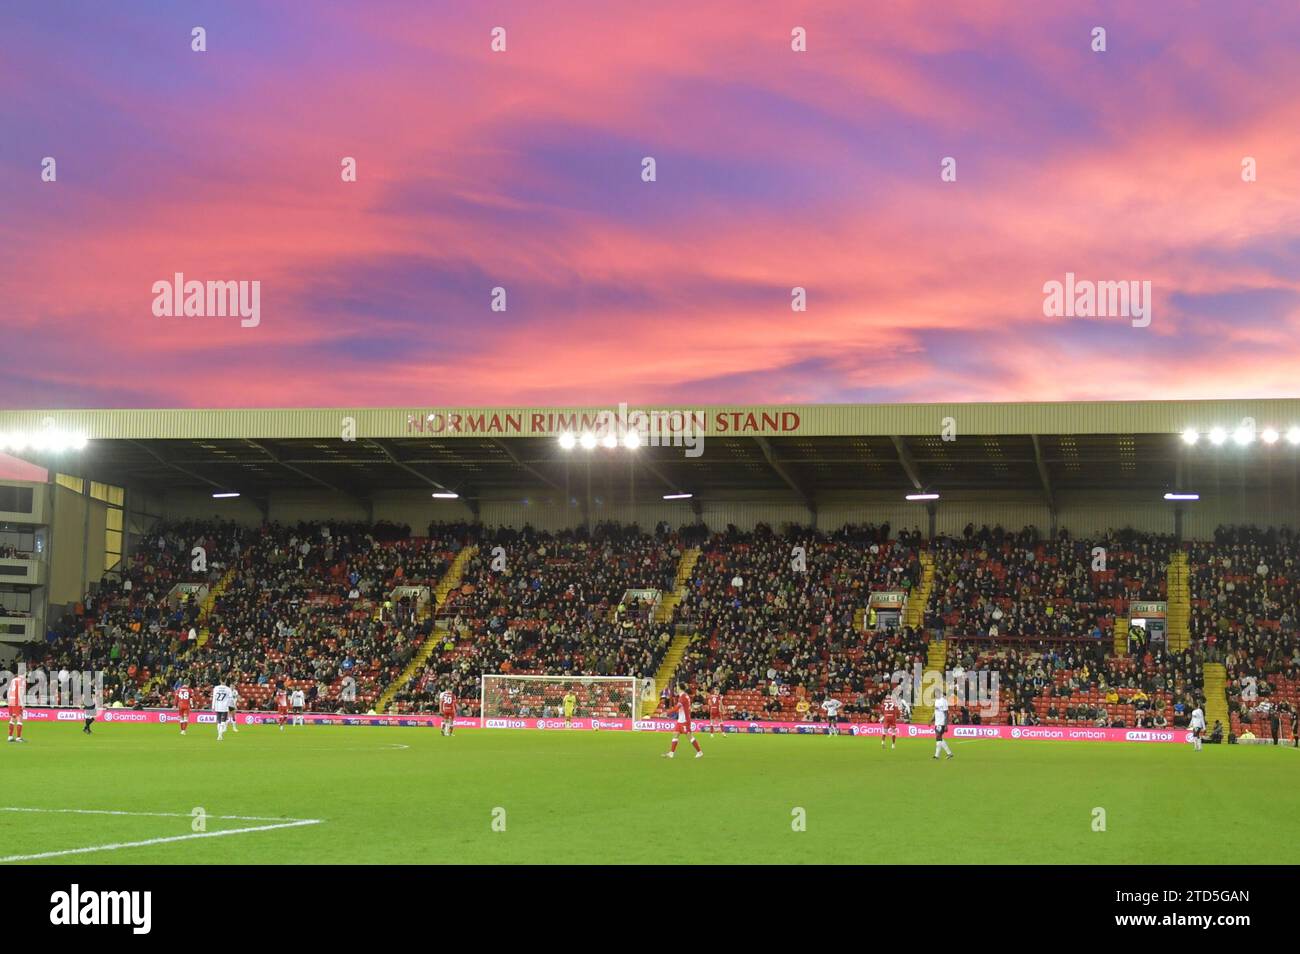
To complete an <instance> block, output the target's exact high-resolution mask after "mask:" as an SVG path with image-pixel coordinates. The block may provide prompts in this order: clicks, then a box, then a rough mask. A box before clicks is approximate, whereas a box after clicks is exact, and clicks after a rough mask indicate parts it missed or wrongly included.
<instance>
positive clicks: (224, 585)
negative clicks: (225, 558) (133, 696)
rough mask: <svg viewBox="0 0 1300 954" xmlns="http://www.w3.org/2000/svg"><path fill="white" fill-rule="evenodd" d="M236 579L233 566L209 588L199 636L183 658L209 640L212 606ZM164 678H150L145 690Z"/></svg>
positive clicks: (204, 602)
mask: <svg viewBox="0 0 1300 954" xmlns="http://www.w3.org/2000/svg"><path fill="white" fill-rule="evenodd" d="M234 581H235V570H234V568H233V567H232V568H231V569H229V570H227V571H226V572H225V573H224V574H223V575H222V577H221V579H219V580H217V582H216V584H215V585H214V586H212V587H211V588H209V590H208V595H207V596H205V597H204V598H203V602H202V603H200V604H199V616H198V619H197V620H196V622H197V623H198V637H199V638H198V639H196V640H195V641H194V644H193V645H190V646H186V647H185V652H184V653H182V654H181V656H182V658H183V657H185V656H188V655H189V654H190V653H192V652H194V650H196V649H198V648H199V647H200V646H202V645H203V644H204V643H206V642H207V641H208V637H209V636H211V635H212V631H211V630H210V629H208V626H207V619H208V614H210V613H211V612H212V607H214V606H215V605H216V604H217V600H218V599H220V598H221V594H222V593H224V592H226V590H228V589H229V588H230V584H231V583H233V582H234ZM162 678H163V677H162V676H154V678H152V679H150V680H149V683H148V685H146V686H145V692H146V693H152V692H154V691H155V690H157V689H158V687H159V686H160V685H161V684H162Z"/></svg>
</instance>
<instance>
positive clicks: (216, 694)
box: [212, 683, 230, 712]
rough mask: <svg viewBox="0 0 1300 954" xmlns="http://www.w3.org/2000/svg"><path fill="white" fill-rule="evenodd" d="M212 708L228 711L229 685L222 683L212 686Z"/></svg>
mask: <svg viewBox="0 0 1300 954" xmlns="http://www.w3.org/2000/svg"><path fill="white" fill-rule="evenodd" d="M212 708H213V710H214V711H216V712H229V711H230V687H229V686H227V685H224V684H222V683H217V685H215V686H213V687H212Z"/></svg>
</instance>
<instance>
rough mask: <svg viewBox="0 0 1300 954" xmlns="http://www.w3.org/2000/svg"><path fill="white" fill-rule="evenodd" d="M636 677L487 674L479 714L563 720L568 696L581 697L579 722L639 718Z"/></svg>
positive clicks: (577, 713)
mask: <svg viewBox="0 0 1300 954" xmlns="http://www.w3.org/2000/svg"><path fill="white" fill-rule="evenodd" d="M637 682H638V680H637V678H636V677H635V676H523V675H504V674H500V673H493V674H487V673H485V674H484V675H483V681H482V683H481V688H480V696H479V713H480V714H481V716H482V718H483V725H485V726H486V725H489V722H488V720H489V719H562V718H564V697H565V696H566V695H568V694H569V693H570V692H572V693H573V695H574V696H575V697H576V698H577V703H576V705H575V706H574V709H573V716H574V718H576V719H635V718H636V701H637V699H638V698H639V696H638V689H639V687H638V686H637Z"/></svg>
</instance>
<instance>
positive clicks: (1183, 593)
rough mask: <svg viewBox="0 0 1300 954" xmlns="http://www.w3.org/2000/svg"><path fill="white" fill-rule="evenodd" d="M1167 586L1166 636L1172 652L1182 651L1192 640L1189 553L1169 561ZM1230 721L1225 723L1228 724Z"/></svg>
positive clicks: (1180, 552)
mask: <svg viewBox="0 0 1300 954" xmlns="http://www.w3.org/2000/svg"><path fill="white" fill-rule="evenodd" d="M1166 572H1167V574H1168V575H1167V577H1166V580H1167V584H1166V586H1165V600H1166V609H1167V610H1168V619H1167V620H1166V621H1165V625H1166V626H1167V627H1168V632H1167V633H1166V634H1165V638H1166V639H1167V640H1168V643H1169V650H1170V651H1171V652H1176V653H1180V652H1182V651H1183V650H1185V649H1186V648H1187V646H1188V644H1189V643H1190V642H1191V638H1192V636H1191V619H1192V590H1191V586H1190V585H1189V584H1188V567H1187V554H1186V553H1183V552H1182V551H1179V552H1178V553H1175V554H1174V558H1173V559H1172V560H1170V561H1169V569H1168V570H1167V571H1166ZM1227 724H1228V723H1226V722H1225V723H1224V725H1227Z"/></svg>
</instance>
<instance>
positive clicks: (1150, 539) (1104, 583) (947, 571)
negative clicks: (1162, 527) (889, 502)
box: [926, 525, 1175, 640]
mask: <svg viewBox="0 0 1300 954" xmlns="http://www.w3.org/2000/svg"><path fill="white" fill-rule="evenodd" d="M1174 549H1175V544H1174V542H1173V540H1172V538H1168V537H1161V536H1157V535H1152V534H1139V533H1136V532H1134V531H1131V530H1125V531H1121V532H1118V533H1111V534H1109V535H1107V536H1105V537H1103V538H1100V539H1096V540H1087V539H1074V538H1072V537H1071V536H1070V535H1069V534H1068V533H1067V532H1065V531H1061V532H1060V533H1058V534H1057V536H1056V537H1055V539H1049V540H1043V539H1041V537H1040V534H1039V533H1038V531H1037V529H1036V528H1034V527H1032V526H1031V527H1026V528H1025V529H1023V530H1021V531H1018V532H1016V533H1011V532H1008V531H1005V530H1003V529H1002V528H1001V527H994V528H992V529H990V528H989V527H987V526H984V527H981V528H980V529H979V530H976V529H975V527H974V526H973V525H971V526H968V527H966V530H965V532H964V534H963V535H962V537H960V538H954V537H941V538H939V539H937V540H936V541H935V542H934V544H933V546H932V547H931V553H932V555H933V557H934V562H935V582H934V589H933V591H932V593H931V596H930V604H929V607H928V610H927V613H926V627H927V629H929V630H930V631H932V632H935V633H937V634H941V635H942V636H944V637H948V636H957V637H969V636H983V637H988V638H991V639H995V640H996V639H1004V640H1005V639H1031V640H1033V639H1076V638H1087V639H1094V640H1102V639H1103V638H1104V637H1106V636H1107V635H1108V634H1109V633H1110V632H1111V631H1112V630H1113V626H1114V620H1115V617H1116V615H1117V614H1119V613H1123V612H1126V611H1127V607H1128V602H1129V601H1130V600H1142V599H1146V600H1161V599H1164V592H1165V580H1166V569H1167V566H1168V563H1169V558H1170V556H1171V555H1172V553H1173V551H1174Z"/></svg>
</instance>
